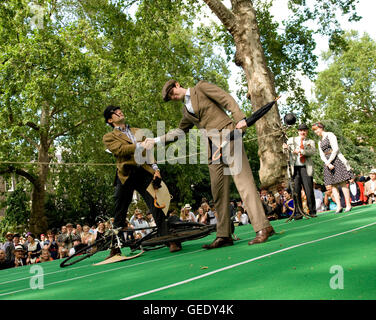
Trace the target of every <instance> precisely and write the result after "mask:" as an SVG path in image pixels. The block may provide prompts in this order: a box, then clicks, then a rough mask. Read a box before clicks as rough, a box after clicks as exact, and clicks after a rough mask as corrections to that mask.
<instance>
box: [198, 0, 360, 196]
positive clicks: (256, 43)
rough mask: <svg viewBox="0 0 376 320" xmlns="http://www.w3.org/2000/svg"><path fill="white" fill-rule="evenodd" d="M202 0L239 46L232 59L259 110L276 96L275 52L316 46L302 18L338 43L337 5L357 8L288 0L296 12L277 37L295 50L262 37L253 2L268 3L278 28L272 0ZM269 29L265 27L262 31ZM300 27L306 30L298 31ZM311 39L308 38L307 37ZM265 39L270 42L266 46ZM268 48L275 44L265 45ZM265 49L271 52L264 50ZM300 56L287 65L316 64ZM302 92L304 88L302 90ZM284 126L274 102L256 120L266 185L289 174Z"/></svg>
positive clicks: (349, 10) (345, 3)
mask: <svg viewBox="0 0 376 320" xmlns="http://www.w3.org/2000/svg"><path fill="white" fill-rule="evenodd" d="M203 1H204V2H205V3H206V4H207V5H208V6H209V8H210V9H211V10H212V12H213V13H214V14H215V15H216V16H217V17H218V18H219V20H220V21H221V22H222V24H223V26H224V28H225V29H226V30H227V32H228V33H229V34H230V35H231V37H232V40H233V43H234V46H235V48H236V50H235V57H234V61H235V63H236V65H238V66H240V67H242V69H243V71H244V74H245V78H246V82H247V88H248V91H247V98H248V99H250V100H251V102H252V109H253V111H256V110H258V109H259V108H260V107H261V106H263V105H264V104H266V103H267V102H270V101H271V100H273V99H274V98H275V96H276V83H275V79H276V78H275V77H274V75H273V73H272V71H271V70H270V68H269V67H268V62H269V63H271V60H274V61H275V62H278V60H276V59H275V58H281V57H283V56H284V55H288V54H292V56H293V57H294V58H296V57H298V58H301V55H299V54H298V55H294V53H296V52H299V51H300V52H302V51H303V52H306V53H307V52H308V56H310V55H309V52H310V50H311V49H312V39H311V38H312V35H313V33H314V31H310V30H308V29H307V27H305V26H304V23H306V22H307V21H309V20H319V21H320V27H319V28H318V30H316V31H315V32H318V33H321V34H326V35H329V36H330V39H331V42H332V43H339V42H340V40H341V37H340V35H341V30H340V29H339V28H338V24H337V26H336V28H333V24H334V25H336V24H335V21H336V19H335V12H336V9H340V10H341V11H342V12H343V13H344V14H350V13H352V12H353V11H354V10H355V4H356V3H357V0H347V1H346V0H343V1H332V0H326V1H316V3H315V6H314V7H308V5H307V4H306V2H305V1H296V0H290V1H289V2H288V4H289V9H290V10H291V11H292V12H293V13H294V16H293V18H291V19H290V20H289V21H287V22H286V24H285V25H286V35H287V37H286V38H283V37H281V38H280V39H279V40H281V39H288V40H290V42H291V43H294V44H295V47H294V46H291V45H289V43H288V42H285V48H286V46H288V48H290V49H291V50H287V52H286V51H285V52H283V49H284V46H281V44H283V43H282V42H281V41H277V40H278V39H276V40H273V39H271V38H270V37H269V38H264V41H263V42H262V36H263V34H261V32H260V30H261V29H260V27H259V23H258V20H257V11H256V9H255V8H256V7H257V5H259V8H261V9H262V8H263V9H264V10H263V12H264V13H266V16H267V17H268V18H269V19H266V21H267V22H268V24H269V26H271V27H272V28H271V30H273V31H276V27H277V24H274V25H273V24H271V23H270V21H271V20H270V14H269V15H268V8H269V7H270V4H271V2H268V3H269V6H268V5H265V2H264V1H263V2H262V1H254V2H255V3H256V6H254V4H253V1H250V0H232V1H231V9H229V8H227V7H226V6H225V5H224V4H223V2H222V1H220V0H203ZM263 4H264V5H263ZM350 19H353V20H356V19H359V17H358V16H357V15H356V14H352V16H351V17H350ZM266 30H267V29H264V31H266ZM300 30H303V31H304V32H300ZM275 33H276V32H275ZM270 34H273V32H272V31H270V32H269V35H270ZM300 36H301V37H300ZM307 39H308V40H309V41H306V40H307ZM302 40H304V41H302ZM273 42H274V45H273ZM266 43H269V44H271V45H270V46H269V47H268V46H266ZM263 44H264V46H263ZM276 45H277V46H276ZM266 49H272V50H269V51H266ZM273 49H276V50H273ZM289 51H290V52H289ZM266 53H268V54H269V55H266ZM273 53H274V55H273ZM275 53H277V55H276V54H275ZM303 56H304V55H303ZM290 61H294V59H290ZM297 62H298V64H295V65H290V66H288V68H287V70H289V68H290V71H291V67H292V68H295V69H296V70H299V68H300V67H301V66H303V67H302V68H301V70H302V71H303V72H304V73H307V72H312V68H311V66H312V64H304V61H303V60H301V59H298V60H297ZM313 62H315V61H313ZM281 63H282V61H281ZM278 65H279V63H275V64H274V66H278ZM314 65H315V64H314V63H313V66H314ZM276 75H278V74H276ZM285 80H286V78H285ZM281 84H282V83H280V85H281ZM295 88H296V87H295ZM297 89H298V88H297ZM298 92H300V93H301V90H298ZM280 127H281V121H280V115H279V112H278V108H277V107H275V108H273V109H272V110H271V111H270V112H269V113H268V114H267V115H266V116H264V117H263V118H262V119H260V120H259V121H258V122H257V123H256V130H257V135H258V144H259V157H260V171H259V175H260V180H261V184H262V186H264V187H267V188H271V189H273V188H275V187H276V185H277V184H278V183H279V182H280V181H281V180H283V179H284V178H285V170H284V169H285V168H284V163H285V160H284V155H283V153H282V143H283V139H282V136H281V135H279V134H278V133H277V134H275V133H276V131H278V130H279V129H280Z"/></svg>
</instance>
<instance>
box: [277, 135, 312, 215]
mask: <svg viewBox="0 0 376 320" xmlns="http://www.w3.org/2000/svg"><path fill="white" fill-rule="evenodd" d="M281 130H282V135H283V140H284V142H285V143H287V140H288V138H287V134H286V129H285V128H282V129H281ZM290 152H291V151H290V148H288V149H287V173H288V178H289V188H290V190H291V193H292V199H293V201H294V210H293V212H292V214H291V216H290V217H289V218H288V219H287V221H286V222H289V221H291V220H292V219H294V218H295V217H296V216H297V217H298V218H297V219H295V220H298V219H301V218H302V217H303V216H304V217H306V218H307V219H309V218H310V216H309V215H307V214H306V213H305V212H304V210H303V208H302V205H301V202H300V201H299V200H298V194H297V192H296V190H295V182H294V179H293V174H292V165H293V164H291V161H290ZM299 191H300V192H301V190H299ZM299 217H301V218H299Z"/></svg>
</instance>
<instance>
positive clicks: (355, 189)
mask: <svg viewBox="0 0 376 320" xmlns="http://www.w3.org/2000/svg"><path fill="white" fill-rule="evenodd" d="M347 187H348V188H349V191H350V201H351V206H352V207H356V206H361V205H363V204H365V203H366V201H367V200H366V197H365V195H364V186H363V184H362V183H360V182H358V181H356V180H355V179H354V178H353V179H350V181H349V183H348V184H347Z"/></svg>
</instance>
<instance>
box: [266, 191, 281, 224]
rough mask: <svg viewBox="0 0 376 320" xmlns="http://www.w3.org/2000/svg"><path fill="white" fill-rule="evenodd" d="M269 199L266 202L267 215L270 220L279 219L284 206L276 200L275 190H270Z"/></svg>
mask: <svg viewBox="0 0 376 320" xmlns="http://www.w3.org/2000/svg"><path fill="white" fill-rule="evenodd" d="M267 197H268V201H267V202H266V204H265V215H266V217H267V218H268V219H269V220H277V219H279V218H280V217H281V216H282V207H281V205H280V204H279V203H278V202H277V201H276V198H275V196H274V195H273V192H268V195H267Z"/></svg>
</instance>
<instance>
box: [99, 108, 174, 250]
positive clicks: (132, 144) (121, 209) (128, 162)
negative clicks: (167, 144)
mask: <svg viewBox="0 0 376 320" xmlns="http://www.w3.org/2000/svg"><path fill="white" fill-rule="evenodd" d="M103 115H104V118H105V122H106V123H107V124H109V125H110V126H111V127H113V129H114V130H113V131H111V132H109V133H106V134H105V135H104V136H103V143H104V144H105V146H106V147H107V149H108V150H109V151H111V153H112V154H113V155H114V156H115V158H116V167H117V170H116V177H115V183H114V185H115V217H114V218H115V219H114V223H113V224H114V228H119V227H126V218H127V217H126V215H127V211H128V207H129V205H130V204H131V202H132V197H133V192H134V191H135V190H137V191H138V192H139V193H140V195H141V196H142V197H143V199H144V200H145V202H146V204H147V206H148V208H149V210H150V211H151V213H152V215H153V218H154V220H155V222H156V224H157V227H158V231H159V234H161V235H162V234H165V233H166V232H167V224H166V223H167V222H166V220H165V215H164V213H163V211H162V210H161V209H159V208H156V207H155V206H154V198H153V197H152V195H151V194H150V193H149V192H148V191H147V190H146V189H147V188H148V186H149V185H150V183H151V182H152V180H153V179H155V178H160V179H161V174H160V172H159V169H158V166H157V165H156V164H155V163H153V164H147V163H145V164H142V165H140V164H138V163H137V162H136V159H135V154H136V152H143V151H144V149H145V147H146V144H147V142H146V141H142V142H139V141H137V138H136V137H142V134H140V132H138V131H139V130H140V129H138V128H131V127H129V125H128V124H126V123H125V118H124V114H123V112H122V111H121V109H120V107H117V106H108V107H107V108H106V109H105V110H104V114H103ZM169 247H170V251H171V252H176V251H179V250H181V246H180V244H179V245H178V244H176V243H174V242H170V244H169ZM116 254H121V252H120V248H113V249H111V253H110V257H111V256H114V255H116Z"/></svg>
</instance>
